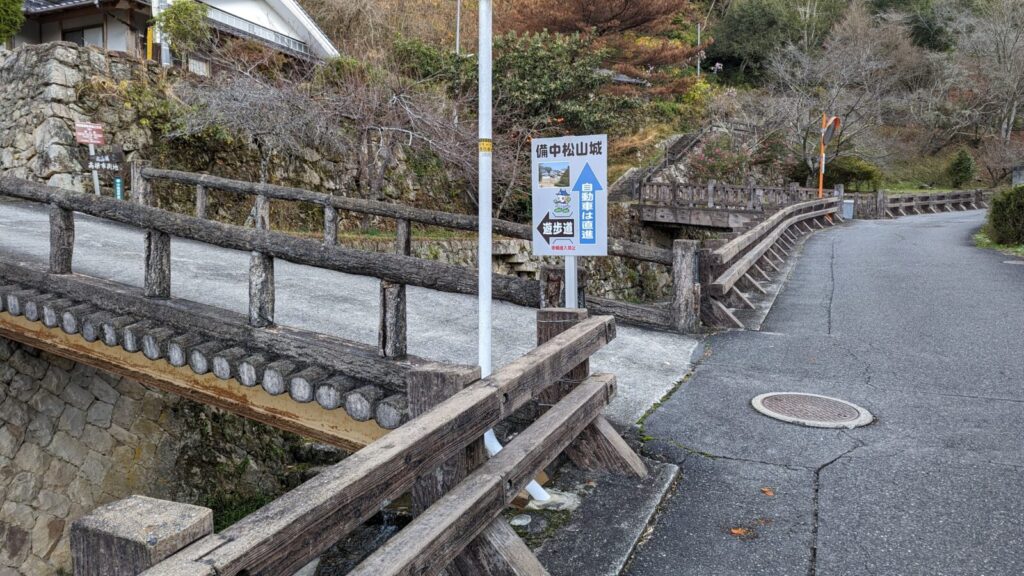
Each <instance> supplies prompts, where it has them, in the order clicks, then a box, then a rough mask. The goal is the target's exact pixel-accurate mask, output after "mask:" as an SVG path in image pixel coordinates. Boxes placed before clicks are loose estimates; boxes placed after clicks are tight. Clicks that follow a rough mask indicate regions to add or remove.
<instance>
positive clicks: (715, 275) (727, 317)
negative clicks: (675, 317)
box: [698, 197, 841, 328]
mask: <svg viewBox="0 0 1024 576" xmlns="http://www.w3.org/2000/svg"><path fill="white" fill-rule="evenodd" d="M840 203H841V198H840V197H831V198H823V199H817V200H810V201H807V202H801V203H799V204H794V205H792V206H789V207H787V208H784V209H782V210H779V211H778V212H776V213H775V214H773V215H772V216H771V217H769V218H768V219H767V220H765V221H763V222H761V223H760V224H758V225H757V226H755V227H754V228H753V229H751V230H749V231H747V232H746V233H744V234H742V235H740V236H737V237H736V238H734V239H732V240H729V241H724V240H718V241H708V242H705V244H704V249H703V250H701V252H700V256H699V258H698V260H699V262H700V278H701V279H702V282H701V297H702V302H701V314H702V317H703V320H704V322H705V324H708V325H719V326H729V327H736V328H743V327H744V325H743V323H742V322H740V321H739V320H738V319H737V318H736V316H735V314H733V311H734V310H735V309H737V308H746V309H753V308H754V306H753V304H752V303H751V302H750V299H749V298H748V297H747V294H746V293H745V292H744V291H743V290H746V289H750V290H754V291H756V292H759V293H761V294H765V293H766V291H765V289H764V288H763V287H762V286H761V284H760V280H764V281H767V280H769V275H768V272H766V270H773V271H775V272H779V271H780V269H779V265H781V263H782V261H783V255H784V254H786V253H788V252H789V250H791V249H792V248H793V242H794V241H795V240H796V235H802V234H804V233H806V232H809V231H811V228H810V226H811V225H813V226H815V227H819V228H820V227H823V226H824V224H823V223H828V224H834V223H835V222H838V221H839V219H840V216H839V210H840ZM755 276H757V278H755ZM759 279H760V280H759ZM741 288H742V289H741Z"/></svg>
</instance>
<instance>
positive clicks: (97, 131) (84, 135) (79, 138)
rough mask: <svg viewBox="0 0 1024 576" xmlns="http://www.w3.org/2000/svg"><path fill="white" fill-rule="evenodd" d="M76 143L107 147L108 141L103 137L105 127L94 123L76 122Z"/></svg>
mask: <svg viewBox="0 0 1024 576" xmlns="http://www.w3.org/2000/svg"><path fill="white" fill-rule="evenodd" d="M75 141H76V142H78V143H79V144H95V145H97V146H103V145H105V144H106V143H107V140H106V138H105V137H104V135H103V125H102V124H93V123H92V122H75Z"/></svg>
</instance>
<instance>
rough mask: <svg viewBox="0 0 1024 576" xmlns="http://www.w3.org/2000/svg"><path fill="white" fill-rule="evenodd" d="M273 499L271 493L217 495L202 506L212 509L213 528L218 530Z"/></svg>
mask: <svg viewBox="0 0 1024 576" xmlns="http://www.w3.org/2000/svg"><path fill="white" fill-rule="evenodd" d="M274 499H275V496H273V495H271V494H251V495H247V496H239V497H226V496H223V495H218V496H216V497H214V498H211V499H210V500H209V501H207V502H204V503H203V506H206V507H207V508H210V509H211V510H213V530H214V532H220V531H222V530H224V529H225V528H228V527H229V526H231V525H232V524H234V523H235V522H238V521H239V520H241V519H242V518H245V517H246V516H248V515H249V514H252V513H253V512H255V511H257V510H259V509H260V508H262V507H264V506H266V505H267V504H270V503H271V502H273V501H274Z"/></svg>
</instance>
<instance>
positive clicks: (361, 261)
mask: <svg viewBox="0 0 1024 576" xmlns="http://www.w3.org/2000/svg"><path fill="white" fill-rule="evenodd" d="M134 176H135V177H134V179H133V180H134V182H133V190H134V192H135V194H134V201H133V202H125V201H119V200H115V199H112V198H106V197H96V196H90V195H85V194H80V193H76V192H70V191H65V190H60V189H56V188H52V187H48V186H44V185H40V184H35V183H31V182H27V181H23V180H18V179H13V178H0V195H2V196H8V197H13V198H19V199H22V200H27V201H30V202H36V203H43V204H46V205H48V206H49V216H50V217H49V222H50V254H49V265H48V269H46V270H41V269H37V268H35V267H32V266H30V265H27V264H24V263H20V262H14V261H10V260H0V335H3V336H4V337H6V338H10V339H12V340H16V341H19V342H22V343H24V344H27V345H29V346H32V347H35V348H38V349H42V350H45V351H49V352H52V353H54V354H57V355H60V356H64V357H67V358H70V359H73V360H76V361H80V362H82V363H84V364H88V365H91V366H95V367H98V368H102V369H105V370H108V371H110V372H113V373H116V374H119V375H122V376H126V377H129V378H132V379H136V380H138V381H140V382H143V383H145V384H148V385H151V386H153V387H156V388H159V389H163V390H167V391H170V392H173V393H176V394H179V395H181V396H184V397H187V398H191V399H194V400H197V401H199V402H203V403H207V404H211V405H215V406H219V407H221V408H224V409H226V410H229V411H232V412H235V413H238V414H241V415H243V416H246V417H249V418H252V419H255V420H258V421H262V422H265V423H267V424H270V425H273V426H276V427H278V428H281V429H285V430H290V431H294V432H297V433H300V434H303V435H305V436H308V437H312V438H316V439H319V440H322V441H325V442H328V443H331V444H334V445H337V446H341V447H343V448H346V449H348V450H350V451H353V452H354V454H353V455H352V456H350V457H349V458H347V459H346V460H344V461H343V462H341V463H340V464H338V465H336V466H334V467H332V468H330V469H328V470H327V471H325V472H324V473H322V474H320V475H319V476H317V477H316V478H315V479H313V480H311V481H310V482H308V483H306V484H304V485H303V486H301V487H300V488H298V489H296V490H295V491H292V492H290V493H288V494H286V495H285V496H283V497H282V498H280V499H279V500H277V501H275V502H273V503H271V504H269V505H268V506H266V507H264V508H263V509H261V510H259V511H257V512H256V513H254V514H252V515H251V516H249V517H248V518H246V519H244V520H242V521H241V522H239V523H237V524H235V525H234V526H232V527H231V528H230V529H228V530H226V531H225V532H224V533H221V534H212V533H210V532H211V530H210V529H209V528H210V527H209V526H208V517H207V516H208V515H206V514H205V513H204V512H202V511H201V510H200V511H199V513H198V516H196V515H195V514H196V509H195V508H194V507H187V506H185V507H182V506H181V505H177V504H174V503H168V502H154V501H150V500H148V499H139V498H135V499H129V500H126V501H121V502H117V503H114V504H111V505H109V506H107V507H104V508H102V509H100V510H97V511H96V512H95V513H94V514H93V515H91V516H89V517H87V518H85V519H82V520H80V521H79V522H78V523H77V524H76V525H75V527H74V528H73V533H72V543H73V544H72V545H73V554H74V557H75V566H76V573H78V574H83V575H92V574H118V575H120V574H138V573H141V572H143V571H144V570H147V569H148V571H147V572H146V573H147V574H177V575H189V576H194V575H200V574H211V575H212V574H217V575H225V574H289V573H292V572H294V571H296V570H298V569H299V568H301V567H302V566H303V565H305V564H306V563H308V562H309V561H310V560H312V559H314V558H316V557H317V556H318V555H319V554H320V553H322V552H323V551H324V550H326V548H328V547H329V546H331V545H333V544H334V543H335V542H337V541H338V540H339V539H341V538H343V537H344V536H345V535H346V534H348V533H349V532H351V531H352V530H353V529H354V528H356V527H358V526H359V525H360V524H362V523H363V522H365V521H366V520H367V519H368V518H370V517H371V516H373V515H374V514H376V513H377V512H378V511H379V510H381V509H382V508H383V507H384V506H386V505H387V503H388V502H390V501H392V500H394V499H395V498H397V497H399V496H401V495H402V494H404V493H407V492H411V493H412V495H413V503H414V509H415V511H416V512H417V513H418V517H417V519H416V520H415V521H414V522H413V523H412V524H411V525H410V526H408V527H407V528H406V529H405V530H403V531H402V532H401V533H399V534H398V535H397V536H395V537H394V538H393V539H392V540H391V541H389V542H388V543H387V544H386V545H385V546H383V547H382V548H381V549H379V550H378V551H377V552H376V553H375V554H374V555H373V556H371V557H370V558H369V559H367V560H366V561H365V562H364V563H363V565H362V566H360V567H359V568H357V570H356V572H355V573H357V574H367V575H369V574H374V575H377V574H413V573H416V574H421V573H431V574H433V573H437V572H439V571H441V570H443V569H445V566H446V565H447V564H448V563H449V562H451V561H452V560H453V559H454V564H453V567H451V568H449V570H452V571H455V570H457V571H460V572H459V573H462V574H545V573H546V572H545V571H544V569H543V567H542V566H541V565H540V563H539V562H538V561H537V559H536V558H535V557H534V556H533V554H532V553H531V552H530V550H529V549H528V548H527V547H526V546H525V544H523V542H522V541H521V540H519V539H518V537H517V536H516V535H515V534H514V532H512V530H511V529H510V528H509V527H508V525H507V524H506V523H505V522H504V521H503V520H500V519H498V516H499V514H500V512H501V511H502V510H503V509H504V508H505V507H506V506H507V505H508V504H509V503H510V502H511V501H512V499H513V498H514V497H515V496H516V495H517V494H518V493H519V491H520V490H521V489H522V488H523V487H524V486H525V484H526V483H528V482H529V481H530V480H531V479H532V478H534V477H535V476H536V475H537V474H538V473H539V472H541V471H542V470H543V468H544V467H546V466H547V465H548V464H549V463H550V462H552V461H553V460H554V459H555V458H556V457H557V456H558V455H559V454H561V453H563V451H564V452H565V453H566V454H567V455H568V457H569V458H571V459H572V460H573V461H574V462H575V463H576V464H577V465H578V466H580V467H582V468H584V469H604V470H610V471H614V472H619V473H622V474H629V475H634V476H640V477H643V476H646V474H647V470H646V467H645V465H644V464H643V462H642V461H641V460H640V459H639V457H637V455H636V454H635V453H633V451H632V450H631V449H630V448H629V447H628V446H627V445H626V444H625V442H624V441H623V440H622V438H621V437H619V436H618V434H617V432H615V430H614V429H613V428H612V427H611V425H610V424H608V422H607V421H605V419H604V418H603V416H601V412H602V410H603V408H604V407H605V406H606V405H607V403H608V401H609V400H610V399H611V398H612V396H613V395H614V392H615V384H616V382H615V378H614V376H612V375H607V374H594V375H591V374H590V371H589V363H588V359H589V358H590V356H591V355H592V354H593V353H594V352H596V351H597V350H599V349H600V348H601V347H603V346H604V345H605V344H607V343H608V342H609V341H611V340H612V339H613V338H614V337H615V321H614V319H613V318H612V317H610V316H596V317H593V318H591V317H589V314H588V312H587V311H586V310H565V309H560V308H544V309H542V310H539V311H538V323H537V335H538V342H539V346H538V347H537V348H536V349H535V350H533V351H531V352H529V353H527V354H526V355H525V356H523V357H521V358H520V359H518V360H516V361H514V362H512V363H511V364H509V365H508V366H505V367H504V368H501V369H499V370H497V371H496V372H495V373H494V374H493V375H491V376H490V377H488V378H483V379H481V378H480V372H479V369H477V368H473V367H468V366H456V365H443V364H436V363H432V362H428V361H426V360H424V359H420V358H415V357H412V356H410V355H408V354H407V351H406V338H405V308H406V298H405V296H406V294H405V285H407V284H411V285H418V286H425V287H430V288H435V289H439V290H445V291H450V292H460V293H473V292H474V291H475V289H476V286H475V280H474V276H475V274H474V273H472V271H470V270H467V269H464V268H461V267H458V266H452V265H447V264H442V263H438V262H433V261H427V260H421V259H418V258H413V257H411V256H409V255H407V254H408V245H409V237H410V233H409V232H410V222H411V221H422V220H428V221H429V222H430V223H431V224H434V225H444V224H445V223H447V224H450V225H453V226H468V225H469V224H468V223H467V222H465V221H463V220H462V219H461V217H458V216H456V215H444V214H443V213H427V212H425V211H412V210H411V209H406V208H403V207H387V206H382V205H380V204H379V203H372V204H367V205H357V204H348V203H349V202H354V201H351V200H348V199H340V198H339V199H331V198H330V197H324V196H306V195H305V194H312V193H308V192H305V191H302V192H303V195H302V197H301V198H299V199H300V200H305V201H315V202H318V203H322V204H323V207H324V210H325V216H326V218H325V221H326V226H325V229H326V234H325V237H324V238H323V239H322V240H319V241H318V240H310V239H305V238H299V237H293V236H289V235H286V234H281V233H277V232H273V231H271V230H269V229H268V228H269V225H268V223H269V217H268V216H269V200H270V198H272V197H273V198H279V199H283V198H285V197H287V196H288V195H291V198H292V199H295V198H296V196H295V195H296V194H297V192H296V191H294V190H290V189H284V188H276V187H260V188H259V191H260V192H259V193H257V195H256V199H255V205H256V208H257V215H258V218H257V226H256V229H248V228H244V227H240V226H232V225H227V224H222V223H218V222H213V221H210V220H206V219H204V218H201V217H199V216H202V215H203V214H202V210H201V209H202V207H203V205H204V201H203V196H204V194H203V192H204V191H205V190H204V189H205V187H207V186H210V185H211V184H217V185H220V186H223V187H224V189H230V187H231V186H240V184H239V183H235V182H232V181H226V180H219V179H212V178H210V177H198V178H202V181H201V182H200V183H198V184H197V186H198V187H199V189H198V194H197V198H198V200H199V202H197V205H198V207H199V208H200V215H199V216H191V215H181V214H175V213H171V212H167V211H164V210H161V209H159V208H156V207H154V206H153V204H154V198H153V194H152V189H151V187H150V181H151V179H153V178H158V177H161V176H163V177H177V178H179V179H186V178H194V176H191V175H184V174H173V173H165V172H158V171H154V172H151V173H149V174H146V173H145V172H144V171H142V170H136V173H135V175H134ZM248 186H249V187H252V188H250V189H256V188H255V187H256V185H251V184H250V185H248ZM311 199H312V200H311ZM338 205H341V206H343V207H349V208H348V209H352V208H358V209H359V210H360V211H362V212H364V213H377V214H382V213H386V214H389V215H397V216H398V217H399V226H398V246H399V253H398V254H375V253H368V252H362V251H358V250H352V249H348V248H344V247H341V246H338V245H337V244H336V241H335V239H336V235H335V234H336V230H337V228H336V225H337V214H336V210H337V209H338ZM342 209H345V208H342ZM386 211H390V212H386ZM76 212H77V213H82V214H87V215H91V216H94V217H99V218H102V219H106V220H110V221H114V222H119V223H122V224H127V225H129V226H135V227H139V228H142V229H144V230H145V231H146V232H145V241H144V242H145V274H144V279H145V280H144V285H143V286H142V287H141V288H136V287H132V286H128V285H124V284H120V283H116V282H112V281H109V280H103V279H99V278H94V277H90V276H86V275H82V274H77V273H75V272H74V271H73V267H74V266H73V263H74V247H75V242H74V238H75V213H76ZM392 217H395V216H392ZM445 218H452V219H450V220H445ZM499 226H501V224H499ZM509 231H510V232H513V233H517V234H518V233H520V232H519V231H518V230H517V229H510V230H509ZM172 236H175V237H178V238H184V239H189V240H194V241H198V242H203V243H207V244H212V245H216V246H220V247H224V248H231V249H235V250H243V251H247V252H249V253H250V254H251V258H250V271H249V310H248V314H247V315H243V314H235V313H231V312H228V311H226V310H223V309H221V308H216V307H211V306H207V305H203V304H199V303H196V302H191V301H187V300H182V299H179V298H176V297H174V296H173V294H171V283H170V279H171V273H172V271H171V259H170V249H171V244H170V239H171V237H172ZM403 247H404V250H403ZM616 250H618V251H620V252H621V253H626V252H628V253H631V254H639V255H640V256H642V257H650V258H663V255H662V254H661V252H659V251H657V250H656V249H649V248H647V247H643V246H640V245H631V244H625V245H620V247H619V248H616ZM277 258H281V259H285V260H288V261H291V262H295V263H300V264H305V265H309V266H314V267H319V268H324V269H329V270H336V271H342V272H348V273H355V274H361V275H369V276H374V277H377V278H379V279H380V280H381V287H380V296H381V306H382V310H381V315H380V318H381V321H380V326H379V334H380V337H379V339H378V346H377V347H371V346H366V345H363V344H359V343H355V342H350V341H347V340H343V339H339V338H333V337H330V336H327V335H324V334H319V333H311V332H306V331H302V330H298V329H293V328H286V327H282V326H278V325H276V324H275V323H274V308H275V298H274V262H275V259H277ZM494 286H495V292H496V294H497V295H498V296H499V297H500V298H502V299H504V300H508V301H511V302H515V303H519V304H525V305H528V306H536V307H539V306H541V305H542V303H544V302H545V301H544V298H545V297H544V296H543V295H542V294H541V287H542V284H541V283H540V282H538V281H531V280H526V279H520V278H513V277H504V276H497V275H496V276H495V281H494ZM691 288H692V286H691ZM556 297H557V295H556ZM548 303H551V302H550V300H549V301H548ZM528 406H532V407H533V410H532V412H533V413H540V414H541V415H540V416H539V417H538V418H536V420H535V421H534V422H533V423H532V424H531V425H530V426H529V427H528V428H526V430H525V431H523V432H522V433H520V434H519V435H518V436H517V437H516V438H515V439H514V440H513V441H512V442H510V443H509V444H508V445H507V446H506V447H505V449H504V450H503V451H502V452H501V453H500V454H498V455H497V456H495V457H494V458H491V459H490V460H487V459H486V458H484V456H483V454H484V452H483V450H484V449H483V444H482V440H481V437H482V435H483V433H484V432H485V431H486V430H487V429H490V428H493V427H495V426H497V425H498V424H500V423H501V422H503V421H505V420H507V419H508V418H509V417H510V416H512V415H513V414H514V413H517V412H519V411H520V410H521V409H522V408H525V407H528ZM182 510H184V511H183V512H181V514H180V515H178V516H175V517H173V518H169V517H167V516H165V515H163V514H162V513H171V512H174V511H182ZM126 511H127V513H126ZM207 512H208V511H207ZM185 517H188V518H199V521H198V523H194V522H189V521H183V520H182V519H183V518H185ZM112 518H117V519H118V520H117V521H116V522H115V521H114V520H112ZM159 518H164V519H165V520H166V522H163V523H161V522H160V521H159ZM204 518H205V519H204ZM140 520H145V522H144V523H145V524H146V526H145V527H142V526H140V525H139V524H138V522H139V521H140ZM132 522H135V524H132ZM133 526H134V527H135V528H138V531H133V530H134V529H133ZM160 531H162V532H160ZM168 531H170V532H173V534H169V533H168ZM156 532H160V533H161V534H165V535H166V536H167V541H166V542H164V543H163V544H161V545H160V546H154V545H153V544H152V542H149V539H151V538H152V537H153V536H152V534H155V533H156ZM140 539H141V540H140ZM172 543H176V544H172ZM140 546H141V548H140ZM140 550H142V551H141V552H140Z"/></svg>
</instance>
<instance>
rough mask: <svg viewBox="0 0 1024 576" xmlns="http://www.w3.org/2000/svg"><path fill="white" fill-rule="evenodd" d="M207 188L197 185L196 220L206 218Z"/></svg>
mask: <svg viewBox="0 0 1024 576" xmlns="http://www.w3.org/2000/svg"><path fill="white" fill-rule="evenodd" d="M206 202H207V197H206V186H203V185H202V184H196V218H206Z"/></svg>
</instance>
